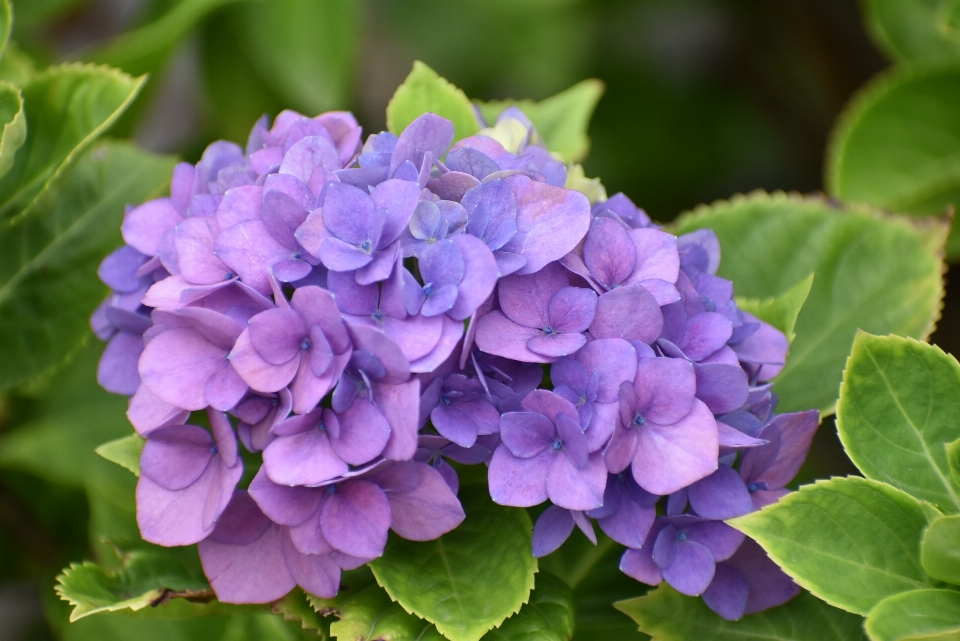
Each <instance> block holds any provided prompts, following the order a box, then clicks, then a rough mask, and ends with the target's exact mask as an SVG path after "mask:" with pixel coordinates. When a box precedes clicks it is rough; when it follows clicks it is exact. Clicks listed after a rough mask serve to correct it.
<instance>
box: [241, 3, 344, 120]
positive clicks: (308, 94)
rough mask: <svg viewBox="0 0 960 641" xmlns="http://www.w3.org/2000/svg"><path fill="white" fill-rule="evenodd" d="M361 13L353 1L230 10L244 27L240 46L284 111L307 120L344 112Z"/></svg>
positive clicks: (286, 4)
mask: <svg viewBox="0 0 960 641" xmlns="http://www.w3.org/2000/svg"><path fill="white" fill-rule="evenodd" d="M362 9H363V7H362V5H361V4H360V3H358V2H356V1H355V0H324V1H323V2H317V1H316V0H269V1H268V2H254V3H250V4H247V5H244V6H241V7H237V8H236V11H237V13H238V14H242V15H243V17H244V20H245V25H246V28H245V29H243V31H242V37H243V40H242V42H241V45H242V46H244V47H245V48H246V50H247V52H248V55H249V59H250V61H251V62H252V63H253V65H254V66H255V67H256V68H257V70H258V71H259V74H260V77H261V78H262V79H263V80H264V81H265V82H267V83H268V84H270V86H271V87H272V88H273V89H274V91H276V92H277V94H278V95H279V96H280V97H282V99H283V102H284V103H285V104H286V105H287V106H290V107H293V108H295V109H300V110H301V111H305V112H308V113H309V114H310V115H313V114H314V113H316V112H320V111H324V110H327V109H344V108H346V107H347V106H348V105H349V103H350V98H351V95H350V94H351V80H352V78H353V73H354V67H355V62H356V57H357V50H358V47H359V43H360V33H359V31H360V26H361V12H362ZM247 126H248V127H249V124H248V125H247Z"/></svg>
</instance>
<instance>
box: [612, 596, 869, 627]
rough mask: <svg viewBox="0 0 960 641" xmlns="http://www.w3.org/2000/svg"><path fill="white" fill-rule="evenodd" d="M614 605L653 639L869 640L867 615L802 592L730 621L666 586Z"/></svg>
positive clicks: (702, 603) (701, 601) (705, 605)
mask: <svg viewBox="0 0 960 641" xmlns="http://www.w3.org/2000/svg"><path fill="white" fill-rule="evenodd" d="M614 606H615V607H616V608H617V609H618V610H621V611H622V612H624V613H626V614H627V615H628V616H630V617H631V618H632V619H633V620H634V621H636V622H637V624H638V625H639V626H640V630H641V631H643V632H646V633H647V634H649V635H650V636H652V637H653V639H654V641H688V640H690V639H710V641H742V640H743V639H756V640H757V641H854V640H859V639H865V638H866V637H865V635H864V634H863V630H862V629H861V627H860V626H861V624H862V622H863V619H861V618H860V617H858V616H855V615H852V614H850V613H848V612H844V611H843V610H838V609H836V608H832V607H830V606H829V605H827V604H826V603H824V602H823V601H819V600H817V599H816V598H814V597H813V596H812V595H810V594H806V593H803V594H801V595H800V596H798V597H796V598H794V599H793V600H792V601H789V602H787V603H786V604H784V605H781V606H780V607H778V608H774V609H772V610H766V611H764V612H758V613H756V614H748V615H747V616H745V617H743V618H742V619H740V620H739V621H727V620H726V619H724V618H722V617H720V616H719V615H718V614H716V613H715V612H713V611H712V610H711V609H710V608H709V607H707V604H706V603H704V602H703V600H702V599H699V598H694V597H688V596H684V595H682V594H680V593H679V592H677V591H676V590H674V589H673V588H671V587H670V586H669V585H666V584H664V585H661V586H660V587H659V588H657V589H656V590H652V591H651V592H650V593H648V594H647V595H646V596H642V597H640V598H638V599H630V600H629V601H620V602H618V603H615V604H614Z"/></svg>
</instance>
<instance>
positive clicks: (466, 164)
mask: <svg viewBox="0 0 960 641" xmlns="http://www.w3.org/2000/svg"><path fill="white" fill-rule="evenodd" d="M476 118H477V119H478V121H479V122H478V127H479V126H483V127H484V128H482V129H480V130H479V132H478V133H476V134H474V135H471V136H467V137H464V138H461V139H459V140H457V141H456V142H454V135H455V127H454V124H453V123H452V122H451V121H450V120H448V119H446V118H444V117H442V116H439V115H437V114H434V113H429V112H427V113H423V114H422V115H419V116H418V117H416V118H415V119H413V120H412V122H410V123H409V124H408V125H407V126H406V128H404V129H403V130H402V132H401V133H400V134H399V136H397V135H393V134H391V133H387V132H382V133H378V134H374V135H371V136H369V137H367V138H366V139H365V140H364V139H363V138H362V135H361V130H360V127H359V126H358V125H357V122H356V120H355V119H354V118H353V116H352V115H350V114H349V113H344V112H330V113H324V114H321V115H319V116H317V117H314V118H309V117H306V116H303V115H301V114H299V113H296V112H293V111H285V112H283V113H281V114H279V115H278V116H277V117H276V118H275V119H274V120H273V122H272V123H271V122H269V121H268V120H267V119H263V120H261V121H260V122H258V123H257V124H256V125H255V126H254V128H253V130H252V132H251V134H250V137H249V140H248V142H247V145H246V148H245V149H242V148H241V147H239V146H237V145H235V144H232V143H228V142H223V141H219V142H216V143H213V144H211V145H210V146H209V147H208V148H207V149H206V151H205V152H204V154H203V157H202V158H201V159H200V161H199V162H198V163H197V164H196V165H195V166H194V165H190V164H188V163H180V164H178V165H177V166H176V167H175V168H174V171H173V177H172V179H171V183H170V195H169V197H164V198H158V199H154V200H151V201H148V202H146V203H143V204H141V205H139V206H136V207H130V208H129V209H128V210H127V212H126V215H125V216H124V221H123V226H122V231H123V238H124V240H125V242H126V244H125V245H124V246H123V247H121V248H120V249H118V250H117V251H115V252H114V253H112V254H111V255H110V256H108V257H107V258H106V259H105V260H104V262H103V263H102V265H101V267H100V272H99V273H100V277H101V279H102V280H103V282H104V283H106V284H107V285H108V286H110V288H111V289H112V294H111V296H110V297H109V298H108V299H107V300H106V301H104V303H103V304H102V305H101V306H100V307H99V308H98V309H97V311H96V312H95V313H94V315H93V318H92V319H91V324H92V325H93V327H94V329H95V331H96V333H97V335H98V336H100V337H101V338H102V339H104V340H109V344H108V346H107V348H106V350H105V351H104V354H103V357H102V359H101V361H100V366H99V371H98V379H99V381H100V383H101V385H103V386H104V387H105V388H106V389H108V390H109V391H111V392H116V393H119V394H126V395H128V396H130V402H129V410H128V417H129V419H130V422H131V423H132V424H133V425H134V427H135V428H136V430H137V432H138V433H139V434H140V435H141V436H143V437H144V438H145V439H146V442H145V444H144V446H143V451H142V455H141V457H140V462H139V467H140V479H139V483H138V485H137V522H138V524H139V527H140V532H141V534H142V536H143V538H144V540H146V541H148V542H151V543H155V544H158V545H162V546H184V545H192V544H198V545H199V552H200V559H201V561H202V564H203V569H204V572H205V573H206V576H207V578H208V579H209V581H210V584H211V586H212V587H213V589H214V591H215V592H216V596H217V598H218V599H219V600H220V601H223V602H227V603H268V602H273V601H276V600H278V599H281V598H282V597H283V596H284V595H285V594H286V593H288V592H289V591H290V590H291V589H292V588H293V587H294V586H295V585H299V586H300V587H301V588H303V590H304V591H306V592H308V593H310V594H313V595H316V596H318V597H322V598H332V597H334V596H336V594H337V592H338V586H339V580H340V573H341V572H342V571H344V570H351V569H354V568H357V567H359V566H361V565H363V564H365V563H368V562H369V561H371V560H373V559H375V558H377V557H380V556H381V555H382V554H383V552H384V546H385V544H386V542H387V538H388V531H389V530H393V532H394V533H395V534H396V535H398V536H400V537H403V538H405V539H409V540H413V541H427V540H432V539H435V538H437V537H439V536H441V535H443V534H445V533H447V532H450V531H451V530H453V529H454V528H456V527H458V526H459V525H460V524H461V522H462V521H463V520H464V516H465V515H464V510H463V508H462V507H461V504H460V502H459V501H458V499H457V492H458V486H459V480H458V473H457V470H458V469H462V466H469V465H485V466H486V468H487V469H486V477H487V485H488V489H489V495H490V498H491V499H492V500H493V501H494V502H496V503H498V504H500V505H505V506H514V507H518V508H530V507H533V506H538V505H541V504H545V505H546V506H547V507H546V509H545V510H543V511H542V512H541V513H540V515H539V517H538V519H537V521H536V525H535V527H534V531H533V539H532V553H533V555H534V556H537V557H541V556H544V555H547V554H549V553H551V552H553V551H554V550H556V549H558V548H559V547H560V546H561V544H562V543H563V542H564V541H565V540H566V539H567V537H569V536H570V534H571V533H572V531H573V529H574V527H575V526H576V527H577V528H579V529H580V530H581V531H582V533H583V534H584V535H585V536H586V537H587V538H588V539H589V540H591V541H592V542H594V543H596V540H597V539H596V533H595V529H594V522H595V523H596V525H597V526H599V528H600V529H601V530H602V531H603V532H604V533H606V534H607V535H608V536H609V537H610V538H612V539H613V540H614V541H616V542H618V543H620V544H622V545H623V546H625V547H626V551H625V553H624V554H623V558H622V561H621V564H620V568H621V570H622V571H623V572H624V573H626V574H627V575H629V576H630V577H633V578H634V579H636V580H637V581H640V582H643V583H646V584H649V585H656V584H658V583H660V582H661V581H666V582H667V583H669V584H670V585H671V586H673V587H674V588H675V589H676V590H678V591H679V592H681V593H683V594H688V595H692V596H699V595H702V596H703V599H704V601H705V602H706V603H707V605H708V606H709V607H710V608H712V609H713V610H714V611H716V612H717V613H718V614H720V615H721V616H723V617H725V618H727V619H734V620H735V619H739V618H740V617H741V616H743V615H744V614H745V613H752V612H758V611H761V610H764V609H766V608H770V607H772V606H776V605H780V604H782V603H784V602H786V601H787V600H789V599H790V598H792V597H793V596H795V595H796V594H797V593H798V591H799V588H798V587H797V586H796V585H795V584H794V583H793V581H792V580H791V579H790V578H789V577H787V576H786V575H785V574H784V573H783V572H782V571H781V570H780V569H779V568H778V567H777V566H776V564H774V563H773V562H771V561H770V560H769V559H768V558H767V557H766V555H765V554H764V552H763V550H762V549H761V548H760V547H759V546H757V545H756V544H755V543H753V542H752V541H749V540H746V539H745V537H744V535H743V534H742V533H741V532H739V531H738V530H735V529H733V528H732V527H730V526H729V525H727V524H725V523H724V522H723V521H724V520H725V519H729V518H732V517H737V516H741V515H744V514H747V513H749V512H752V511H754V510H757V509H759V508H761V507H763V506H764V505H768V504H770V503H774V502H776V501H777V500H778V499H780V498H781V497H782V496H783V495H784V494H786V493H787V490H785V489H784V488H785V486H786V485H787V484H788V483H789V482H790V480H791V479H792V478H793V477H794V475H795V474H796V473H797V471H798V469H799V467H800V465H801V464H802V462H803V460H804V458H805V456H806V452H807V450H808V448H809V447H810V443H811V440H812V437H813V435H814V432H815V430H816V428H817V425H818V422H819V421H818V418H819V417H818V412H817V411H816V410H810V411H806V412H794V413H787V414H777V413H776V411H775V410H776V404H777V397H776V395H775V394H774V393H773V392H772V385H771V381H772V380H773V379H774V377H775V376H776V375H777V373H778V372H779V371H780V370H781V369H782V367H783V365H784V362H785V358H786V354H787V349H788V341H787V337H786V336H785V335H784V334H783V332H781V331H780V330H778V329H776V328H774V327H773V326H772V325H770V324H768V323H766V322H763V321H761V320H759V319H758V318H757V317H755V316H753V315H751V314H750V313H748V312H745V311H743V310H741V309H740V308H739V307H738V305H737V303H736V302H735V300H734V289H733V283H732V282H731V281H729V280H726V279H724V278H721V277H718V276H717V275H716V272H717V268H718V266H719V264H720V259H721V247H720V243H719V241H718V239H717V236H716V234H714V233H713V232H712V231H710V230H701V231H697V232H693V233H689V234H686V235H683V236H680V237H677V236H674V235H672V234H670V233H667V232H665V231H663V230H662V229H661V228H660V227H659V226H657V225H655V224H654V223H653V222H652V221H651V220H650V219H649V218H648V217H647V215H646V214H645V213H644V211H643V210H642V209H640V208H638V207H637V206H636V205H634V203H633V202H631V201H630V199H629V198H627V197H626V196H625V195H623V194H617V195H615V196H612V197H610V198H605V197H604V196H603V194H602V193H601V194H597V193H594V194H593V195H594V201H593V202H591V200H590V199H588V197H587V196H586V195H584V193H581V192H580V191H578V190H576V189H572V188H568V187H567V185H568V182H571V181H568V167H567V165H566V164H565V163H563V162H562V161H560V160H558V159H557V158H556V157H554V155H552V154H551V153H550V152H549V151H548V149H547V148H546V147H544V146H543V142H542V139H541V137H540V135H539V134H538V132H537V129H536V127H535V126H534V125H533V123H532V122H531V121H530V119H529V118H528V117H527V116H526V115H525V114H524V113H523V111H522V110H520V109H518V108H516V107H511V108H508V109H506V110H504V111H502V113H501V114H500V115H499V117H498V118H497V120H496V122H493V123H484V122H482V121H481V118H482V117H481V116H480V115H479V114H478V115H477V116H476ZM572 182H574V184H575V181H572ZM198 423H199V424H198ZM207 428H208V429H207ZM241 448H242V449H243V450H245V453H244V452H242V451H241ZM261 461H262V464H261Z"/></svg>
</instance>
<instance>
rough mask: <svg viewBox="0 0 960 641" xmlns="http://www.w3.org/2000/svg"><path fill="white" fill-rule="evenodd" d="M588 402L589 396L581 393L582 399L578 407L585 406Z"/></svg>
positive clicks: (578, 402)
mask: <svg viewBox="0 0 960 641" xmlns="http://www.w3.org/2000/svg"><path fill="white" fill-rule="evenodd" d="M586 402H587V397H586V396H583V395H582V394H581V395H580V399H579V400H578V401H577V407H583V406H584V404H585V403H586Z"/></svg>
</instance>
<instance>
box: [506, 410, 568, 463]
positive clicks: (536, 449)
mask: <svg viewBox="0 0 960 641" xmlns="http://www.w3.org/2000/svg"><path fill="white" fill-rule="evenodd" d="M500 438H501V439H502V440H503V444H504V445H505V446H506V447H507V448H508V449H509V450H510V452H511V453H513V455H514V456H517V457H520V458H525V459H528V458H532V457H534V456H537V455H539V454H540V453H541V452H543V451H545V450H546V449H547V448H549V447H551V446H552V444H553V441H554V439H555V438H556V428H555V427H554V424H553V423H551V422H550V419H549V418H547V417H546V416H544V415H543V414H539V413H536V412H507V413H506V414H504V415H503V416H501V417H500Z"/></svg>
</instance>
